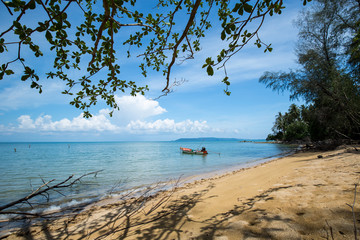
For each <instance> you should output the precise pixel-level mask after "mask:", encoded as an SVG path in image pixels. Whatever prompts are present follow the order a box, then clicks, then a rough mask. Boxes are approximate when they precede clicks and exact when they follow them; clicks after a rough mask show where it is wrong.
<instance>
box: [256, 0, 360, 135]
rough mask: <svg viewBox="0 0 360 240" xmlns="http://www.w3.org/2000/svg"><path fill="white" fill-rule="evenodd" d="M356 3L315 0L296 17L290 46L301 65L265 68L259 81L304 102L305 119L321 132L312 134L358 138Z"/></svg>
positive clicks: (359, 99)
mask: <svg viewBox="0 0 360 240" xmlns="http://www.w3.org/2000/svg"><path fill="white" fill-rule="evenodd" d="M359 3H360V2H359V1H357V0H350V1H345V0H317V3H316V4H315V5H314V7H313V8H312V9H310V10H309V11H307V12H305V13H304V14H303V15H302V16H301V17H300V18H299V22H298V26H299V29H300V32H299V42H298V46H297V49H296V51H297V56H298V63H299V64H300V65H301V68H300V69H297V70H291V71H289V72H276V73H274V72H266V73H264V74H263V76H262V77H261V78H260V80H259V81H260V82H262V83H264V84H266V86H267V87H269V88H272V89H273V90H276V91H285V90H288V91H290V93H291V96H290V98H291V99H299V98H302V99H304V100H305V101H306V103H307V104H309V107H308V113H307V114H308V115H309V119H308V120H309V122H308V124H310V125H313V126H318V127H321V128H322V129H321V131H323V133H324V134H319V133H318V132H317V133H316V134H313V138H328V137H330V138H344V137H345V138H355V139H359V138H360V135H359V134H360V88H359V83H360V82H359V76H360V75H359V74H358V73H359V72H358V71H359V70H358V68H357V66H358V65H357V64H359V63H358V60H356V59H357V58H356V56H357V55H356V54H358V53H359V48H358V47H359V46H358V45H357V44H358V33H359V24H358V23H359V20H360V4H359ZM310 116H311V117H310ZM310 120H311V121H310ZM315 132H316V131H314V133H315Z"/></svg>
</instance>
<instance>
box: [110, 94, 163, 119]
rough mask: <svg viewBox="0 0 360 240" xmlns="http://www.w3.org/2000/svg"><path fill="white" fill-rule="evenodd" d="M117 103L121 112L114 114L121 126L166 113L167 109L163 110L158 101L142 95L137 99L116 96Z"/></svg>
mask: <svg viewBox="0 0 360 240" xmlns="http://www.w3.org/2000/svg"><path fill="white" fill-rule="evenodd" d="M115 101H116V103H117V104H118V106H119V108H120V110H119V111H115V112H114V114H113V118H114V119H115V120H116V121H117V122H118V123H120V124H127V123H129V122H130V121H136V120H144V119H146V118H149V117H153V116H157V115H160V114H162V113H165V112H166V109H164V108H162V107H161V106H160V105H159V102H158V101H154V100H151V99H147V98H146V97H144V96H142V95H138V96H136V97H133V96H122V97H119V96H115Z"/></svg>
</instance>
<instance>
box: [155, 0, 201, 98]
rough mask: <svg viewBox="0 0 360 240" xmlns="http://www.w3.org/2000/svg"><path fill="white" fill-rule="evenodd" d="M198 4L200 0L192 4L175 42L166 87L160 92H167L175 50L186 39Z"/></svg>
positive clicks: (175, 56)
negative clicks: (187, 17) (185, 23)
mask: <svg viewBox="0 0 360 240" xmlns="http://www.w3.org/2000/svg"><path fill="white" fill-rule="evenodd" d="M200 3H201V0H196V2H195V4H194V8H193V9H192V11H191V14H190V17H189V20H188V22H187V25H186V27H185V29H184V31H183V33H182V35H181V37H180V38H179V40H178V41H177V42H176V44H175V46H174V48H173V54H172V59H171V62H170V64H169V66H168V69H167V75H166V86H165V88H164V89H163V90H162V91H163V92H167V91H168V90H169V89H168V87H169V83H170V72H171V68H172V66H173V65H174V63H175V59H176V58H177V55H178V54H177V49H178V47H179V45H180V43H181V42H182V41H183V40H184V38H185V37H186V35H187V33H188V31H189V29H190V27H191V25H192V24H193V22H194V18H195V15H196V12H197V10H198V8H199V6H200Z"/></svg>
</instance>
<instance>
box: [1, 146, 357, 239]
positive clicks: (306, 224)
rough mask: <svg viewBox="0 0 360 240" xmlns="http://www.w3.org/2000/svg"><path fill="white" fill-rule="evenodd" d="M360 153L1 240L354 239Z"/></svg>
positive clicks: (180, 192) (202, 186)
mask: <svg viewBox="0 0 360 240" xmlns="http://www.w3.org/2000/svg"><path fill="white" fill-rule="evenodd" d="M359 153H360V151H359V152H358V151H356V150H355V148H353V147H349V146H348V147H342V148H339V149H337V150H334V151H329V152H302V153H296V154H294V155H291V156H286V157H283V158H279V159H275V160H272V161H270V162H267V163H264V164H261V165H258V166H255V167H251V168H247V169H241V170H238V171H233V172H230V173H227V174H224V175H222V176H216V177H211V178H207V179H202V180H197V181H195V182H193V183H187V184H185V185H183V186H181V187H177V188H175V189H174V190H172V191H165V192H161V193H158V194H157V195H156V196H153V197H140V198H130V199H127V200H121V199H119V200H116V201H114V200H104V201H102V202H99V203H97V204H95V205H94V206H92V207H89V208H88V209H86V210H84V211H82V212H81V213H76V214H69V215H65V216H63V217H61V218H59V219H55V220H53V219H50V220H43V221H41V222H39V223H37V224H35V225H32V226H29V227H26V228H23V229H22V230H21V231H19V232H17V233H13V234H10V235H9V236H7V237H6V238H5V239H218V240H225V239H354V221H353V212H352V209H351V207H350V206H351V205H352V204H353V201H354V193H355V191H354V190H355V184H357V183H359V179H360V178H359V177H360V154H359ZM319 155H321V157H320V158H319V157H318V156H319ZM359 189H360V188H359ZM359 189H358V190H359ZM359 201H360V194H358V196H357V199H356V204H355V208H354V210H355V214H356V215H355V216H356V217H357V219H356V224H358V225H359V226H360V222H359V221H360V216H359V207H360V204H359ZM348 204H349V205H350V206H349V205H348ZM359 232H360V231H358V233H359Z"/></svg>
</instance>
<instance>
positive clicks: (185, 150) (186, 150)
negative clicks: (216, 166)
mask: <svg viewBox="0 0 360 240" xmlns="http://www.w3.org/2000/svg"><path fill="white" fill-rule="evenodd" d="M180 150H181V152H182V153H186V154H196V155H206V154H208V152H207V151H206V149H205V148H204V147H203V148H202V149H201V150H194V149H191V148H183V147H180Z"/></svg>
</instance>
